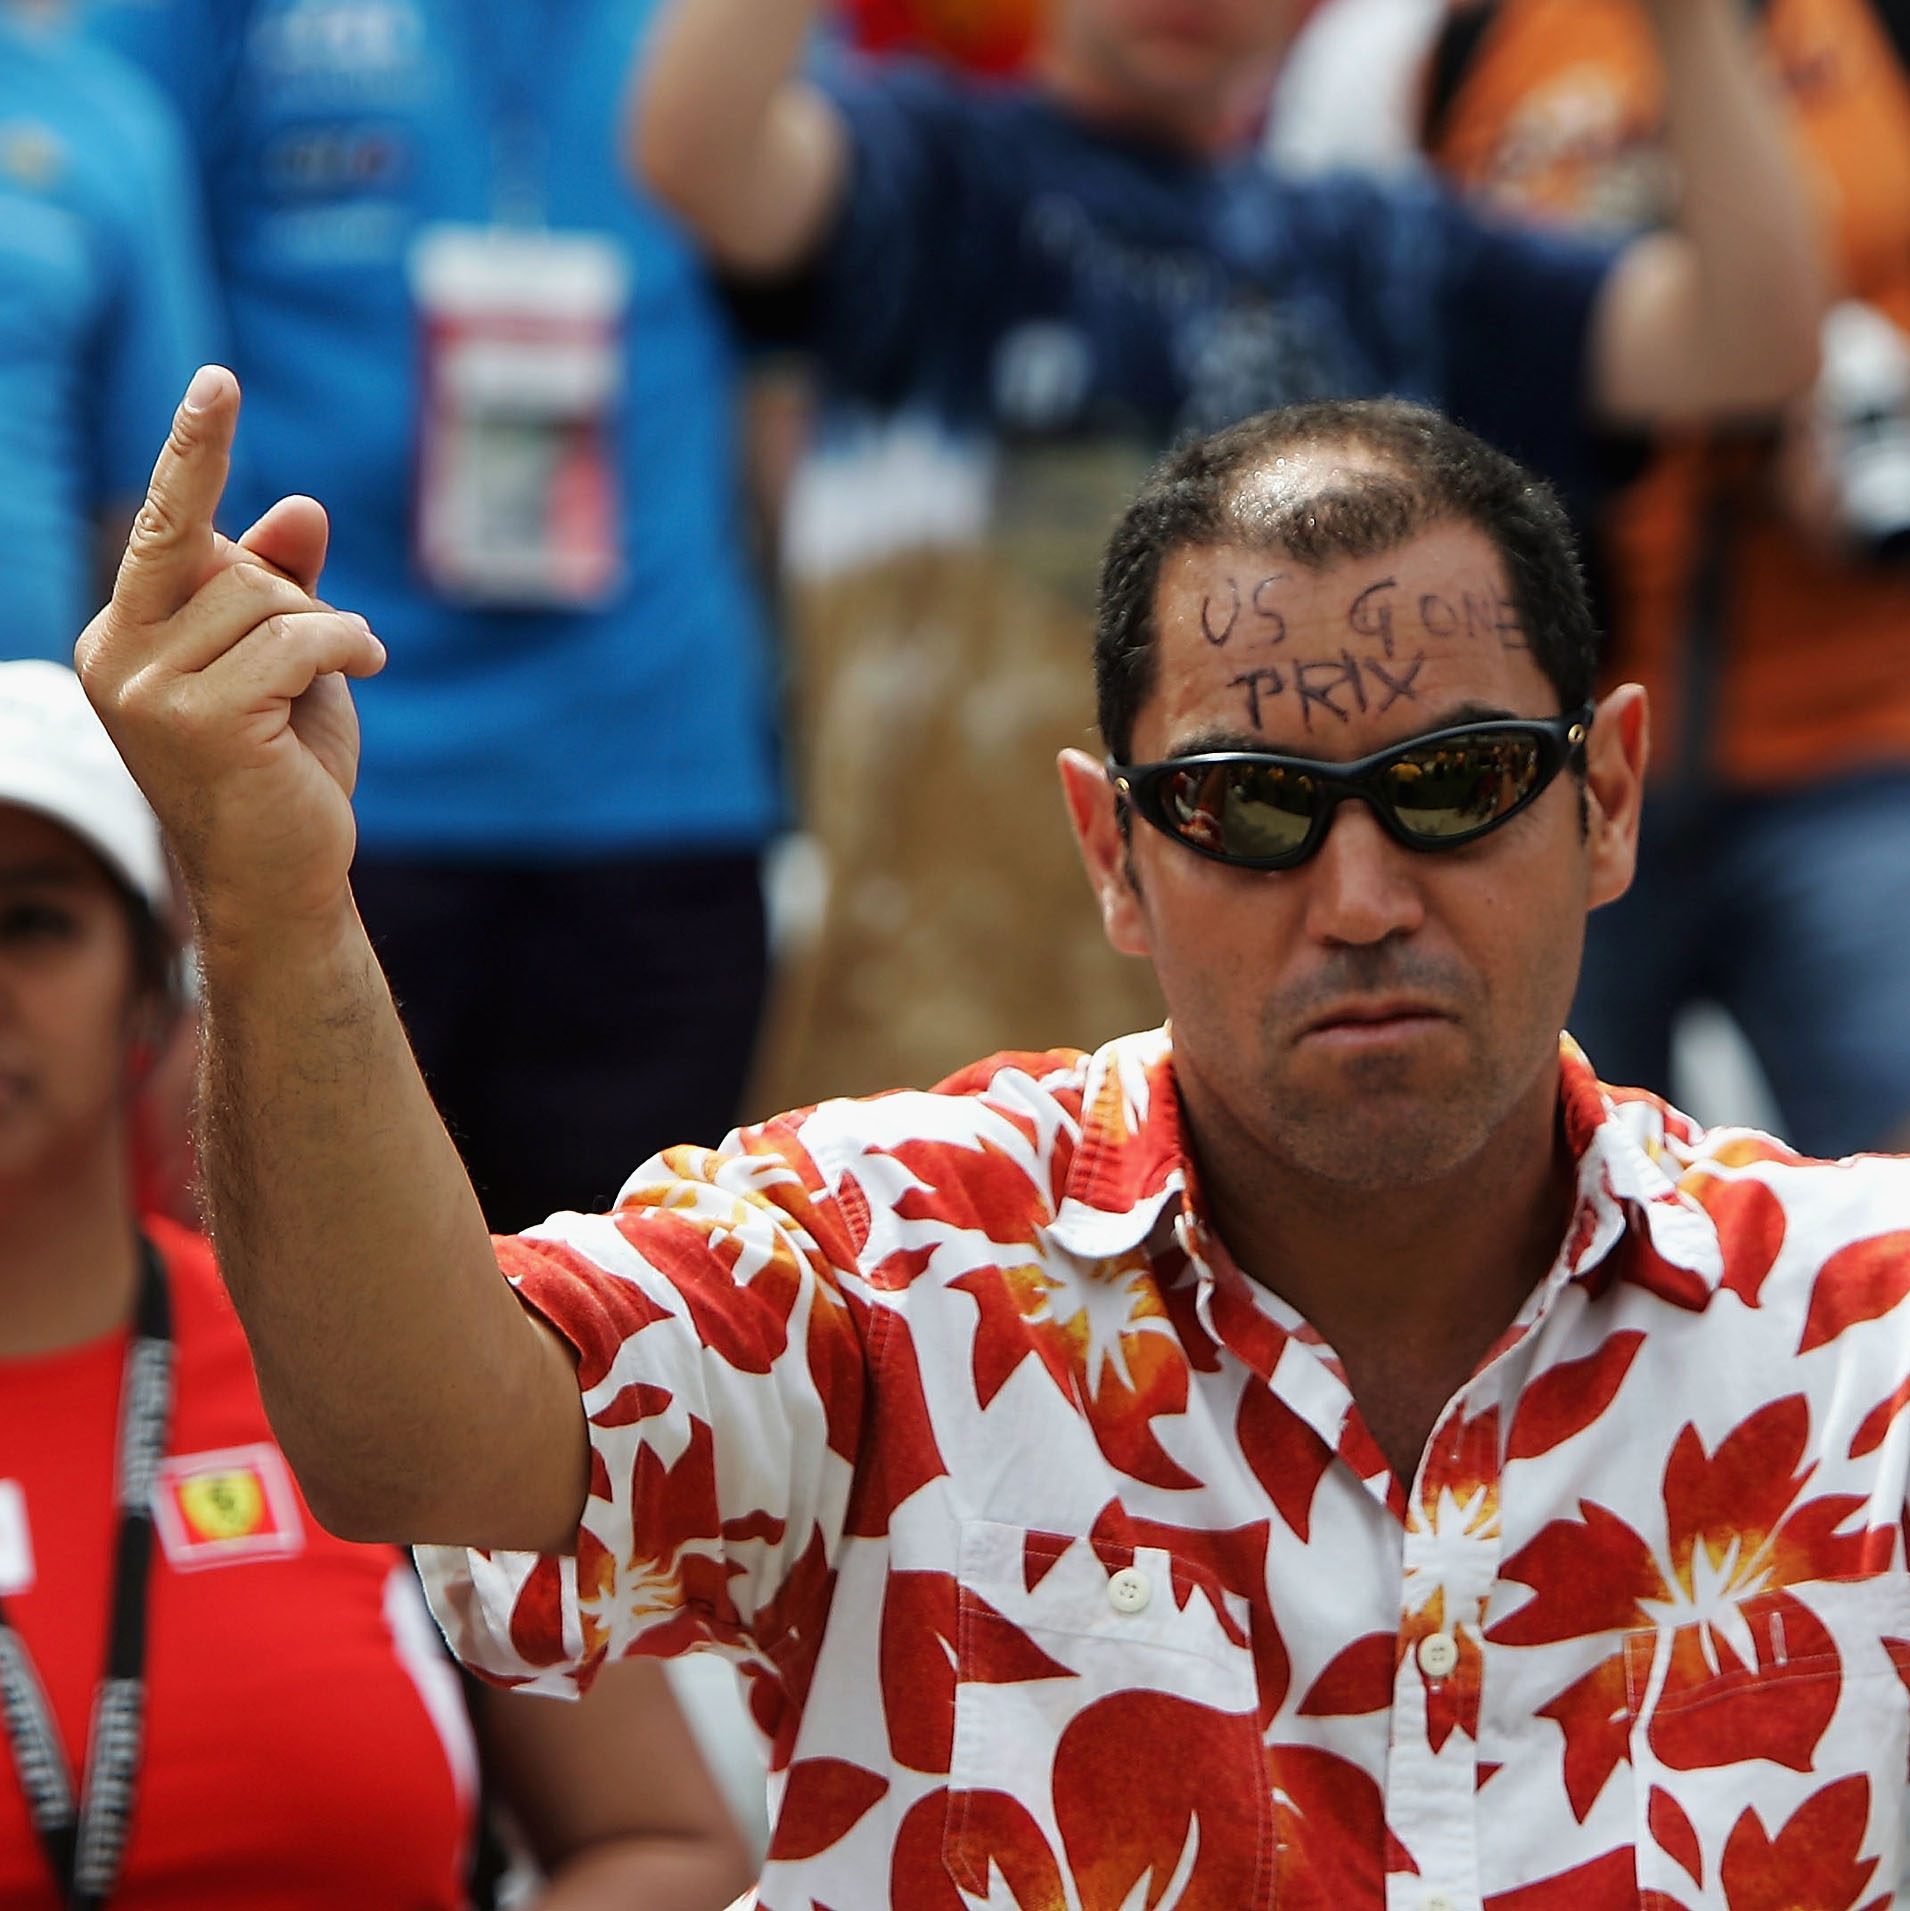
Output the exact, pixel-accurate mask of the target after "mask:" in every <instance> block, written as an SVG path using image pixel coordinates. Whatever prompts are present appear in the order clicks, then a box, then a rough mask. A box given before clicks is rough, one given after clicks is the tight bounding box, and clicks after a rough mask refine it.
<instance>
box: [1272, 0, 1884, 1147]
mask: <svg viewBox="0 0 1910 1911" xmlns="http://www.w3.org/2000/svg"><path fill="white" fill-rule="evenodd" d="M1409 3H1410V0H1331V4H1330V6H1329V7H1328V9H1327V12H1326V13H1324V14H1322V15H1321V16H1320V18H1319V20H1318V21H1317V22H1316V26H1315V32H1314V33H1313V34H1312V35H1310V36H1309V39H1310V41H1311V42H1312V43H1313V46H1312V51H1311V53H1310V54H1309V56H1308V57H1309V59H1310V60H1312V61H1314V62H1316V63H1317V64H1318V67H1319V78H1320V84H1319V85H1318V86H1317V87H1316V88H1314V89H1311V90H1310V97H1311V98H1312V99H1315V100H1324V99H1327V98H1330V97H1332V96H1333V95H1334V93H1335V91H1336V90H1337V92H1338V93H1339V95H1341V96H1344V93H1345V91H1346V89H1347V87H1348V86H1350V85H1354V84H1365V83H1367V81H1366V80H1365V79H1363V78H1357V77H1356V75H1357V73H1358V69H1359V68H1360V67H1361V66H1363V65H1368V62H1367V61H1365V60H1362V59H1361V58H1360V57H1359V56H1358V54H1357V53H1356V52H1355V49H1356V48H1357V47H1359V46H1361V45H1362V44H1364V45H1367V46H1368V47H1369V48H1370V45H1371V35H1372V31H1373V29H1374V28H1375V26H1377V25H1380V24H1382V23H1381V22H1380V21H1379V20H1378V19H1377V17H1376V16H1375V12H1374V9H1375V7H1376V6H1382V7H1388V8H1395V9H1396V8H1398V7H1399V6H1401V5H1403V4H1409ZM1425 11H1426V15H1427V17H1426V19H1425V25H1424V30H1423V32H1422V34H1421V38H1420V44H1419V48H1418V52H1417V57H1416V58H1415V59H1414V61H1413V62H1412V64H1413V66H1414V68H1415V71H1416V76H1417V82H1418V83H1417V86H1416V89H1415V92H1414V95H1413V99H1412V108H1411V113H1410V117H1409V118H1408V119H1407V120H1406V121H1405V124H1406V126H1407V129H1408V130H1409V131H1410V132H1411V134H1412V135H1413V136H1414V139H1415V142H1416V144H1417V145H1418V146H1419V148H1420V149H1421V150H1422V151H1423V152H1424V154H1425V155H1426V156H1427V157H1428V158H1429V159H1430V160H1431V162H1432V163H1434V164H1435V165H1436V166H1437V167H1438V168H1439V169H1440V170H1441V171H1442V172H1443V173H1444V174H1446V175H1447V176H1448V177H1449V178H1450V179H1451V180H1452V181H1454V182H1455V183H1456V184H1458V185H1459V186H1461V187H1463V188H1464V189H1465V190H1466V191H1467V192H1469V193H1470V194H1472V195H1474V196H1475V197H1476V198H1477V199H1478V200H1479V201H1480V202H1481V203H1483V204H1487V205H1490V206H1492V207H1494V208H1496V209H1501V210H1505V211H1508V212H1514V213H1517V214H1519V215H1520V216H1524V217H1531V218H1537V219H1543V220H1546V221H1549V222H1551V223H1552V224H1554V225H1556V226H1563V227H1568V228H1571V229H1574V230H1578V231H1582V232H1589V233H1622V232H1628V231H1633V230H1637V229H1638V228H1641V227H1648V226H1653V225H1662V224H1664V223H1665V222H1666V221H1668V220H1669V219H1671V218H1672V217H1674V216H1675V212H1676V208H1677V206H1678V203H1679V198H1680V195H1681V192H1683V191H1685V190H1687V186H1686V184H1685V182H1683V181H1682V180H1681V179H1680V176H1679V169H1678V167H1677V164H1676V162H1675V159H1674V156H1673V155H1672V153H1671V152H1670V151H1669V149H1668V145H1667V139H1666V130H1665V103H1664V102H1665V81H1664V74H1663V72H1662V70H1661V64H1660V61H1659V59H1658V56H1657V51H1656V48H1655V46H1654V44H1653V41H1652V36H1651V33H1650V30H1649V26H1648V22H1647V19H1646V16H1645V14H1644V12H1643V11H1642V10H1641V9H1640V7H1639V6H1638V5H1637V4H1636V3H1635V0H1570V3H1569V4H1558V3H1556V0H1486V3H1485V4H1476V3H1474V0H1465V3H1464V4H1457V5H1454V6H1452V7H1451V8H1450V9H1446V8H1441V7H1437V6H1435V7H1432V8H1429V9H1426V10H1425ZM1752 11H1753V13H1754V15H1755V16H1756V18H1757V20H1758V23H1759V28H1760V33H1761V38H1762V45H1763V49H1764V58H1765V60H1766V63H1767V65H1768V67H1769V68H1770V70H1771V72H1772V74H1773V76H1774V81H1775V85H1774V88H1773V92H1772V100H1773V113H1774V115H1775V116H1776V117H1777V119H1778V121H1779V124H1780V125H1781V128H1782V131H1783V133H1784V135H1785V137H1786V138H1787V139H1788V140H1789V141H1790V142H1791V144H1792V146H1793V147H1794V149H1795V150H1796V151H1797V152H1798V153H1799V154H1800V156H1801V160H1802V164H1803V167H1804V170H1805V173H1806V176H1807V178H1808V179H1809V181H1810V183H1811V186H1812V188H1813V191H1814V195H1815V198H1816V200H1817V203H1818V205H1819V207H1820V210H1821V216H1822V223H1823V226H1824V229H1825V231H1826V233H1827V235H1828V238H1829V246H1830V250H1831V253H1832V266H1833V271H1834V277H1835V283H1836V288H1837V293H1836V295H1837V299H1838V303H1837V304H1836V306H1835V307H1834V309H1833V310H1832V312H1831V314H1830V317H1829V319H1828V321H1827V323H1826V328H1825V332H1824V353H1823V370H1822V373H1821V376H1820V379H1819V382H1818V385H1817V388H1816V391H1815V393H1814V394H1813V395H1812V396H1811V397H1810V398H1809V399H1807V400H1805V401H1803V402H1801V403H1799V404H1797V405H1794V406H1792V407H1790V408H1789V409H1787V410H1786V411H1785V412H1784V413H1782V414H1781V415H1778V414H1772V415H1770V416H1767V417H1765V418H1761V419H1750V420H1744V421H1740V422H1739V424H1738V425H1737V426H1736V427H1735V428H1732V429H1726V430H1708V431H1700V430H1693V429H1686V430H1682V431H1679V432H1675V433H1666V434H1663V435H1661V436H1660V438H1659V439H1658V440H1657V441H1656V443H1655V444H1654V446H1653V449H1652V455H1651V457H1650V460H1649V462H1648V464H1647V465H1646V467H1645V469H1644V471H1643V472H1642V474H1641V475H1640V476H1639V478H1638V480H1637V482H1635V483H1633V484H1630V485H1628V486H1627V487H1625V488H1624V489H1623V490H1622V491H1621V492H1620V493H1619V494H1618V495H1616V496H1615V497H1614V498H1613V499H1612V500H1611V501H1610V503H1609V505H1608V506H1607V508H1606V509H1605V510H1603V511H1602V512H1601V513H1600V514H1599V515H1598V516H1597V517H1596V518H1595V519H1594V520H1593V521H1592V522H1591V523H1590V524H1589V525H1588V526H1587V548H1588V554H1589V557H1590V562H1591V566H1592V570H1593V574H1594V583H1595V586H1596V589H1597V594H1598V597H1599V599H1600V603H1601V608H1602V611H1603V614H1604V617H1605V620H1606V623H1607V625H1608V628H1609V630H1610V635H1611V643H1610V651H1609V656H1608V660H1607V676H1608V679H1609V680H1610V681H1612V682H1618V681H1622V680H1625V679H1634V678H1635V679H1637V680H1639V681H1642V682H1644V683H1646V684H1647V685H1648V686H1649V688H1650V690H1651V694H1652V708H1653V713H1654V721H1653V740H1652V760H1653V770H1654V779H1653V788H1652V793H1651V801H1650V802H1649V803H1648V804H1647V806H1646V820H1645V830H1644V843H1643V848H1642V852H1641V856H1640V863H1639V874H1638V879H1637V881H1636V882H1635V883H1634V885H1633V887H1632V890H1631V893H1630V894H1629V895H1628V896H1626V897H1625V898H1624V900H1623V901H1622V902H1620V903H1619V904H1617V905H1616V906H1615V907H1613V908H1612V909H1609V910H1605V911H1601V912H1600V913H1599V914H1598V915H1597V916H1596V917H1595V918H1594V920H1593V923H1592V926H1591V930H1590V936H1589V942H1588V947H1587V952H1586V968H1585V974H1584V977H1583V980H1582V982H1581V985H1580V993H1579V998H1578V1001H1577V1002H1576V1004H1575V1005H1574V1007H1573V1012H1572V1022H1571V1026H1572V1029H1573V1031H1574V1033H1575V1034H1577V1035H1578V1036H1579V1037H1580V1039H1581V1040H1582V1041H1583V1042H1584V1043H1585V1045H1586V1047H1587V1049H1588V1051H1589V1052H1590V1054H1591V1056H1592V1058H1593V1060H1594V1061H1595V1062H1596V1063H1597V1065H1598V1067H1599V1068H1600V1070H1601V1071H1602V1072H1603V1073H1605V1074H1606V1076H1607V1077H1608V1078H1609V1079H1611V1080H1623V1081H1637V1082H1641V1083H1643V1084H1645V1085H1646V1086H1649V1087H1652V1088H1656V1089H1659V1090H1661V1091H1664V1090H1667V1089H1668V1088H1669V1087H1670V1082H1669V1079H1668V1078H1669V1076H1670V1073H1671V1058H1672V1056H1673V1054H1674V1035H1675V1034H1676V1033H1677V1032H1678V1031H1679V1029H1680V1027H1681V1026H1683V1027H1685V1029H1686V1030H1687V1034H1688V1032H1689V1027H1690V1024H1691V1018H1690V1016H1689V1013H1688V1012H1689V1011H1691V1010H1692V1009H1693V1006H1694V1005H1697V1004H1717V1005H1720V1006H1722V1007H1723V1008H1724V1009H1726V1010H1728V1011H1729V1013H1730V1015H1731V1017H1732V1018H1733V1020H1734V1021H1735V1022H1736V1023H1737V1025H1738V1026H1739V1027H1740V1028H1741V1029H1742V1030H1743V1032H1744V1034H1745V1036H1746V1037H1747V1038H1748V1040H1749V1043H1750V1045H1751V1048H1752V1050H1753V1052H1754V1053H1755V1056H1756V1058H1757V1061H1758V1063H1759V1064H1760V1066H1761V1068H1762V1072H1763V1075H1764V1077H1765V1078H1766V1080H1767V1081H1768V1083H1769V1085H1770V1089H1771V1091H1772V1092H1773V1094H1774V1095H1775V1098H1776V1101H1777V1103H1778V1117H1779V1118H1780V1119H1781V1122H1782V1125H1783V1130H1784V1132H1785V1133H1786V1134H1787V1135H1788V1136H1789V1137H1790V1138H1791V1139H1792V1140H1793V1141H1795V1142H1796V1143H1797V1144H1798V1145H1799V1146H1800V1147H1802V1148H1804V1149H1806V1150H1807V1151H1810V1152H1814V1153H1820V1154H1830V1155H1837V1154H1843V1153H1846V1152H1849V1151H1851V1150H1854V1149H1860V1148H1891V1149H1901V1148H1904V1147H1906V1146H1910V984H1906V982H1905V980H1904V973H1903V957H1902V951H1903V948H1904V946H1905V942H1906V939H1907V938H1910V667H1907V666H1910V337H1907V336H1906V327H1910V66H1907V64H1906V62H1910V12H1906V10H1905V9H1904V8H1903V7H1902V6H1901V5H1899V4H1897V3H1896V0H1769V3H1768V4H1766V5H1760V6H1758V7H1756V8H1754V9H1753V10H1752ZM1329 15H1338V16H1339V23H1338V25H1337V28H1335V29H1333V30H1334V31H1335V32H1336V33H1337V37H1338V41H1339V44H1340V49H1341V50H1340V57H1339V58H1338V59H1337V61H1330V60H1328V59H1326V58H1325V57H1323V55H1322V52H1321V49H1322V48H1323V47H1324V45H1325V43H1326V30H1327V29H1328V28H1329V17H1328V16H1329ZM1397 43H1398V42H1397V39H1392V40H1389V42H1388V44H1389V45H1397ZM1389 64H1396V63H1389ZM1369 73H1370V66H1369ZM1304 77H1305V76H1304V75H1303V74H1302V73H1301V72H1300V71H1299V70H1298V63H1297V62H1296V69H1295V70H1294V71H1293V72H1292V73H1290V75H1289V79H1290V81H1291V83H1292V84H1293V85H1294V86H1295V87H1296V88H1298V87H1299V86H1300V84H1301V82H1302V80H1303V78H1304ZM1283 103H1285V102H1284V100H1283ZM1300 110H1302V111H1304V110H1305V109H1304V108H1302V109H1300ZM1311 117H1312V118H1313V119H1316V120H1319V121H1322V122H1323V121H1324V120H1325V118H1326V117H1327V115H1326V114H1325V113H1323V112H1314V113H1313V114H1312V115H1311ZM1340 156H1342V157H1346V156H1350V155H1348V154H1345V153H1342V154H1341V155H1340ZM1745 216H1747V217H1748V216H1749V208H1748V207H1747V208H1746V209H1745ZM1676 1052H1677V1053H1679V1054H1680V1055H1681V1056H1686V1057H1688V1056H1689V1055H1691V1054H1692V1053H1694V1052H1696V1051H1694V1049H1693V1048H1692V1047H1691V1045H1690V1044H1689V1042H1688V1041H1687V1043H1686V1045H1685V1046H1684V1047H1683V1048H1681V1049H1677V1050H1676ZM1735 1113H1741V1111H1734V1114H1735Z"/></svg>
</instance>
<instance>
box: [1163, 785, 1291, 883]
mask: <svg viewBox="0 0 1910 1911" xmlns="http://www.w3.org/2000/svg"><path fill="white" fill-rule="evenodd" d="M1318 795H1319V792H1318V786H1317V785H1316V784H1315V782H1314V780H1313V778H1312V777H1310V776H1308V775H1306V774H1305V773H1304V772H1301V771H1294V770H1287V769H1282V768H1279V767H1277V766H1275V765H1272V764H1264V763H1233V764H1209V765H1206V766H1204V767H1202V768H1200V769H1197V770H1178V771H1176V772H1175V773H1174V774H1173V775H1172V776H1171V777H1169V778H1168V782H1167V790H1166V799H1167V813H1168V815H1169V816H1170V817H1171V818H1172V819H1173V822H1174V828H1175V830H1176V831H1177V832H1178V833H1179V834H1180V835H1181V836H1182V837H1183V838H1184V839H1185V840H1186V841H1188V842H1190V843H1194V844H1197V845H1198V846H1199V847H1200V848H1202V849H1208V850H1217V851H1219V852H1220V853H1221V854H1222V855H1226V856H1240V857H1247V858H1252V859H1255V860H1259V859H1261V858H1265V857H1270V856H1290V855H1292V854H1293V852H1294V851H1295V850H1297V849H1298V848H1299V847H1300V846H1301V844H1303V843H1304V842H1305V841H1306V836H1307V831H1308V830H1309V829H1310V828H1311V827H1312V823H1313V815H1314V811H1315V809H1316V807H1317V804H1318Z"/></svg>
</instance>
